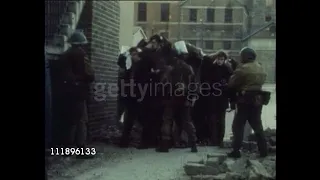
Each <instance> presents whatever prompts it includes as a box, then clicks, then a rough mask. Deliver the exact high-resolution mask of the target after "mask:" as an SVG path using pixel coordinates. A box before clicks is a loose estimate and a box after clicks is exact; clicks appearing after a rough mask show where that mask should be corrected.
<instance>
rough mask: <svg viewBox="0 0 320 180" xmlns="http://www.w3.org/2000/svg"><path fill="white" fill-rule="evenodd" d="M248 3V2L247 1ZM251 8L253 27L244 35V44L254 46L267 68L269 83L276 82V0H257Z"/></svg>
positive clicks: (250, 5) (258, 57)
mask: <svg viewBox="0 0 320 180" xmlns="http://www.w3.org/2000/svg"><path fill="white" fill-rule="evenodd" d="M247 3H248V2H247ZM247 5H248V7H251V8H250V11H249V14H250V16H251V27H248V31H249V32H248V34H247V35H246V36H244V37H243V39H242V42H243V46H249V47H251V48H253V49H254V50H255V51H256V53H257V60H258V61H259V62H261V64H262V65H263V67H264V69H265V70H266V72H267V74H268V76H267V83H275V79H276V78H275V77H276V74H275V73H276V72H275V69H276V67H275V66H276V11H275V0H255V1H253V2H252V4H247Z"/></svg>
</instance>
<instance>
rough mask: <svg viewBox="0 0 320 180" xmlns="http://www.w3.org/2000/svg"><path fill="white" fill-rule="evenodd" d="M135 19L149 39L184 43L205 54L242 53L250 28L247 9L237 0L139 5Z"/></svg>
mask: <svg viewBox="0 0 320 180" xmlns="http://www.w3.org/2000/svg"><path fill="white" fill-rule="evenodd" d="M134 18H135V25H137V26H141V27H142V28H143V29H144V31H145V32H146V34H147V36H148V37H150V36H151V35H152V34H156V33H159V34H162V35H163V36H165V37H168V38H169V39H170V40H172V41H176V40H179V39H182V40H185V41H187V42H189V43H191V44H194V45H196V46H198V47H201V48H202V49H203V51H204V52H205V53H212V52H214V51H216V50H220V49H224V50H226V51H229V52H230V53H232V52H236V53H237V52H239V50H240V49H241V47H242V43H241V39H242V35H243V32H244V31H245V29H246V27H247V26H246V22H247V17H246V13H245V9H244V8H243V6H241V5H240V4H239V3H238V2H237V1H235V0H214V1H212V0H201V1H199V0H186V1H168V2H166V1H152V2H150V1H149V2H148V1H138V2H135V16H134Z"/></svg>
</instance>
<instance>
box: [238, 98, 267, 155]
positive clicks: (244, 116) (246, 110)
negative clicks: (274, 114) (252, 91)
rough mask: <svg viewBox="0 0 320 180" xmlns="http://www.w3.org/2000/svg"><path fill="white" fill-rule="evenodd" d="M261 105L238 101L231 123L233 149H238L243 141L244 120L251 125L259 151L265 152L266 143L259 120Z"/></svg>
mask: <svg viewBox="0 0 320 180" xmlns="http://www.w3.org/2000/svg"><path fill="white" fill-rule="evenodd" d="M261 112H262V105H256V104H253V103H251V104H247V103H238V104H237V109H236V113H235V118H234V120H233V124H232V131H233V136H234V139H233V144H232V146H233V150H235V151H238V150H240V148H241V145H242V141H243V133H244V127H245V124H246V122H247V121H248V123H249V124H250V126H251V127H252V129H253V131H254V133H255V135H256V137H257V145H258V148H259V151H260V153H261V152H263V153H264V152H267V143H266V139H265V135H264V131H263V127H262V121H261Z"/></svg>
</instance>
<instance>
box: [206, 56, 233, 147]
mask: <svg viewBox="0 0 320 180" xmlns="http://www.w3.org/2000/svg"><path fill="white" fill-rule="evenodd" d="M226 60H227V55H226V54H225V53H224V52H222V51H220V52H218V53H217V55H216V57H215V59H214V61H213V62H212V64H211V65H210V76H209V78H208V82H209V84H210V86H211V87H210V94H209V95H208V96H207V98H208V100H209V102H208V106H209V108H208V112H207V116H208V118H209V128H210V133H211V138H210V139H211V142H212V145H214V146H223V138H224V134H225V116H226V109H227V108H228V107H229V93H228V89H227V83H228V81H229V78H230V76H231V74H232V68H231V66H230V65H229V64H228V63H227V62H226Z"/></svg>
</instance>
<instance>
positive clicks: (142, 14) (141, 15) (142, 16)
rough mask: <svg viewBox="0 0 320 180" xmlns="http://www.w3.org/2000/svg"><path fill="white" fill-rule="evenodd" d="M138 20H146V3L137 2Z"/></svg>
mask: <svg viewBox="0 0 320 180" xmlns="http://www.w3.org/2000/svg"><path fill="white" fill-rule="evenodd" d="M137 18H138V21H139V22H145V21H147V3H138V17H137Z"/></svg>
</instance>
